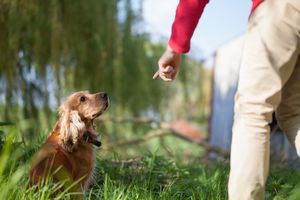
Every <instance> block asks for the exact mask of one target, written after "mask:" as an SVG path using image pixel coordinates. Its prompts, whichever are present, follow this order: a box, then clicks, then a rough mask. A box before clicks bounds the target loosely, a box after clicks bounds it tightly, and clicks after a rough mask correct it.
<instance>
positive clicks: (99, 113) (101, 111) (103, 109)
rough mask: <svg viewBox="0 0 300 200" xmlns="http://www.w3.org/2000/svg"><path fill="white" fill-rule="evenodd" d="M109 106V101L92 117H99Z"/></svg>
mask: <svg viewBox="0 0 300 200" xmlns="http://www.w3.org/2000/svg"><path fill="white" fill-rule="evenodd" d="M107 107H108V102H106V103H105V104H104V107H103V108H102V109H101V110H100V111H99V112H97V113H95V114H93V115H92V119H96V118H97V117H99V116H100V115H102V113H103V112H104V111H105V110H106V109H107Z"/></svg>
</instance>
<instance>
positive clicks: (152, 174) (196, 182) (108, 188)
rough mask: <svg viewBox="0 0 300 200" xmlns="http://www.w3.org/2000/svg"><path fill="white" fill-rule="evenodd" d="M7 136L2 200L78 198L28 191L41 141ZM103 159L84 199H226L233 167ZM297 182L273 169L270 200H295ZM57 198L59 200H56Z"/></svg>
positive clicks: (181, 160)
mask: <svg viewBox="0 0 300 200" xmlns="http://www.w3.org/2000/svg"><path fill="white" fill-rule="evenodd" d="M25 124H26V123H25ZM3 130H4V131H2V137H0V141H2V145H0V146H1V147H2V148H1V153H0V199H7V200H10V199H12V200H15V199H22V200H23V199H29V200H31V199H41V200H48V199H73V198H74V196H75V195H76V194H72V193H70V192H68V191H67V192H65V193H59V192H58V191H59V187H60V184H51V181H47V182H45V184H44V185H42V186H40V187H39V188H38V189H37V188H28V187H27V183H28V169H29V166H30V159H31V157H32V155H33V154H34V152H35V151H36V150H37V148H38V146H39V145H40V144H42V141H43V140H44V138H43V136H41V137H40V138H38V139H37V140H38V142H37V143H28V142H27V143H22V142H19V141H18V138H19V135H18V133H19V132H20V128H19V127H16V126H12V125H8V126H6V127H5V129H4V128H3ZM4 132H5V138H4V137H3V133H4ZM47 132H48V131H45V134H44V135H46V134H47ZM1 138H2V139H1ZM3 138H4V139H3ZM4 141H5V142H4ZM169 142H172V141H169ZM176 142H178V141H176ZM184 145H186V144H184ZM102 153H103V152H102V151H99V153H98V157H97V166H96V170H95V171H96V174H95V176H94V180H93V182H92V184H91V186H90V188H89V190H88V191H87V192H86V193H85V199H91V200H92V199H105V200H126V199H128V200H134V199H137V200H138V199H143V200H144V199H145V200H148V199H149V200H156V199H158V200H170V199H172V200H177V199H178V200H184V199H191V200H192V199H195V200H196V199H197V200H198V199H205V200H206V199H211V200H218V199H220V200H223V199H228V197H227V181H228V174H229V166H228V164H226V163H213V164H209V165H208V164H205V163H204V162H203V161H201V160H200V159H191V158H186V157H185V156H184V155H183V154H180V152H176V155H173V156H167V155H165V154H161V151H160V150H159V149H158V150H157V151H155V152H152V153H150V152H148V153H147V151H144V152H140V154H139V153H138V152H136V155H140V157H142V159H137V160H133V161H132V162H129V163H126V162H125V163H124V162H122V160H124V159H126V155H120V154H113V153H111V154H110V156H105V157H103V155H102ZM106 154H108V153H107V152H106ZM130 157H131V156H130ZM130 157H129V158H130ZM127 158H128V155H127ZM299 180H300V174H299V173H298V172H297V171H296V170H292V169H289V168H288V167H283V168H282V167H281V168H274V169H271V172H270V176H269V179H268V182H267V185H266V199H276V200H280V199H282V200H283V199H292V200H293V199H295V200H296V199H297V197H299V195H300V189H299V188H300V186H298V185H297V184H298V183H299ZM54 193H58V194H59V195H58V196H56V197H53V194H54Z"/></svg>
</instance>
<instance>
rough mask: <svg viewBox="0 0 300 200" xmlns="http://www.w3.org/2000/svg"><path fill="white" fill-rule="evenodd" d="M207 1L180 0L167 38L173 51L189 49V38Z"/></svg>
mask: <svg viewBox="0 0 300 200" xmlns="http://www.w3.org/2000/svg"><path fill="white" fill-rule="evenodd" d="M208 1H209V0H180V2H179V4H178V6H177V10H176V16H175V20H174V22H173V25H172V34H171V37H170V40H169V45H170V46H171V48H172V49H173V50H174V51H175V52H177V53H187V52H188V51H189V50H190V40H191V38H192V36H193V33H194V30H195V28H196V26H197V24H198V21H199V18H200V16H201V14H202V12H203V9H204V7H205V5H206V4H207V3H208Z"/></svg>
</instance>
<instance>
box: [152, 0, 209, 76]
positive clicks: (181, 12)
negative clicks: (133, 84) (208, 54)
mask: <svg viewBox="0 0 300 200" xmlns="http://www.w3.org/2000/svg"><path fill="white" fill-rule="evenodd" d="M208 1H209V0H180V2H179V4H178V6H177V10H176V16H175V20H174V22H173V26H172V34H171V37H170V39H169V45H168V47H167V49H166V51H165V52H164V54H163V55H162V56H161V58H160V59H159V61H158V70H157V72H156V73H155V74H154V76H153V79H155V78H157V77H158V76H159V77H160V78H161V79H162V80H164V81H173V80H174V79H175V78H176V75H177V72H178V70H179V67H180V62H181V54H182V53H187V52H188V51H189V50H190V40H191V38H192V36H193V33H194V30H195V28H196V26H197V24H198V21H199V18H200V17H201V14H202V12H203V9H204V7H205V5H206V4H207V3H208Z"/></svg>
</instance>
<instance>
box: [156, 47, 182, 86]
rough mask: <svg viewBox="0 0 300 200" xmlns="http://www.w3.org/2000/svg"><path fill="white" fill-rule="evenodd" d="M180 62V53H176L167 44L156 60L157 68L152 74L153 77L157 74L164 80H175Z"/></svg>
mask: <svg viewBox="0 0 300 200" xmlns="http://www.w3.org/2000/svg"><path fill="white" fill-rule="evenodd" d="M180 63H181V54H180V53H176V52H175V51H173V49H172V48H171V47H170V46H168V47H167V50H166V51H165V52H164V53H163V55H162V56H161V57H160V59H159V61H158V70H157V71H156V72H155V74H154V75H153V79H156V78H157V77H158V76H159V77H160V78H161V79H162V80H164V81H166V82H171V81H173V80H175V78H176V75H177V72H178V71H179V67H180Z"/></svg>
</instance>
